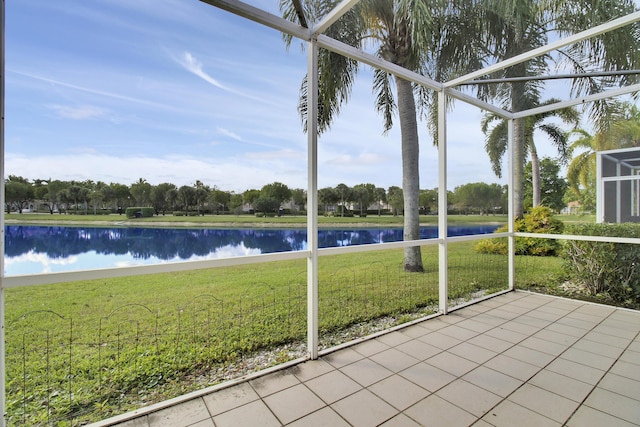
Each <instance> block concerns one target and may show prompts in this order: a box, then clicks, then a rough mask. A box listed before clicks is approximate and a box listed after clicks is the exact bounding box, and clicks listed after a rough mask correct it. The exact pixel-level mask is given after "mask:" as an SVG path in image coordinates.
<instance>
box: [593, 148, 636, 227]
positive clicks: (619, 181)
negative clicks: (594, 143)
mask: <svg viewBox="0 0 640 427" xmlns="http://www.w3.org/2000/svg"><path fill="white" fill-rule="evenodd" d="M597 156H598V157H597V159H596V160H597V163H596V166H597V171H598V180H599V182H598V186H597V187H596V188H597V196H596V198H597V210H598V216H597V220H598V222H640V187H639V184H640V175H639V172H640V150H639V149H637V148H627V149H621V150H608V151H600V152H598V154H597Z"/></svg>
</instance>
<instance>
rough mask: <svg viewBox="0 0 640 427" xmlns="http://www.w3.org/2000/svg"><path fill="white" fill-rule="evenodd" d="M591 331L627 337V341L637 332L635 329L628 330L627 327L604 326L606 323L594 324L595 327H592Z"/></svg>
mask: <svg viewBox="0 0 640 427" xmlns="http://www.w3.org/2000/svg"><path fill="white" fill-rule="evenodd" d="M593 332H599V333H602V334H605V335H612V336H614V337H618V338H624V339H628V340H629V341H631V340H632V339H634V338H635V337H636V335H637V334H638V332H637V331H635V330H634V331H629V330H627V329H620V328H616V327H613V326H606V325H598V326H596V327H595V328H593Z"/></svg>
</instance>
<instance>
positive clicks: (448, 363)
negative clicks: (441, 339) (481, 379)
mask: <svg viewBox="0 0 640 427" xmlns="http://www.w3.org/2000/svg"><path fill="white" fill-rule="evenodd" d="M425 363H428V364H429V365H432V366H435V367H436V368H438V369H442V370H443V371H446V372H449V373H450V374H452V375H455V376H457V377H461V376H462V375H464V374H466V373H467V372H469V371H470V370H472V369H474V368H475V367H476V366H478V364H477V363H475V362H472V361H470V360H467V359H465V358H463V357H460V356H457V355H455V354H453V353H449V352H442V353H439V354H436V355H435V356H433V357H431V358H430V359H427V360H426V362H425Z"/></svg>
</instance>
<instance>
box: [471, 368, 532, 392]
mask: <svg viewBox="0 0 640 427" xmlns="http://www.w3.org/2000/svg"><path fill="white" fill-rule="evenodd" d="M462 379H464V380H465V381H468V382H470V383H472V384H475V385H477V386H478V387H482V388H483V389H485V390H488V391H490V392H492V393H494V394H497V395H498V396H502V397H507V396H508V395H510V394H511V393H513V392H514V391H515V390H516V389H517V388H518V387H520V386H521V385H522V384H523V383H522V381H520V380H518V379H515V378H513V377H512V376H509V375H505V374H503V373H501V372H497V371H494V370H493V369H489V368H487V367H486V366H478V367H477V368H476V369H474V370H473V371H471V372H469V373H467V374H466V375H465V376H464V377H462Z"/></svg>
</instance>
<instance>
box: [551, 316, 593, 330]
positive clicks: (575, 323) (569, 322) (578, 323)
mask: <svg viewBox="0 0 640 427" xmlns="http://www.w3.org/2000/svg"><path fill="white" fill-rule="evenodd" d="M555 323H557V324H559V325H564V326H571V327H574V328H578V329H582V330H583V331H584V333H587V332H588V331H590V330H591V329H593V323H591V322H585V321H584V320H580V319H574V318H571V317H568V316H567V317H563V318H562V319H558V320H557V321H556V322H555Z"/></svg>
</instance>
